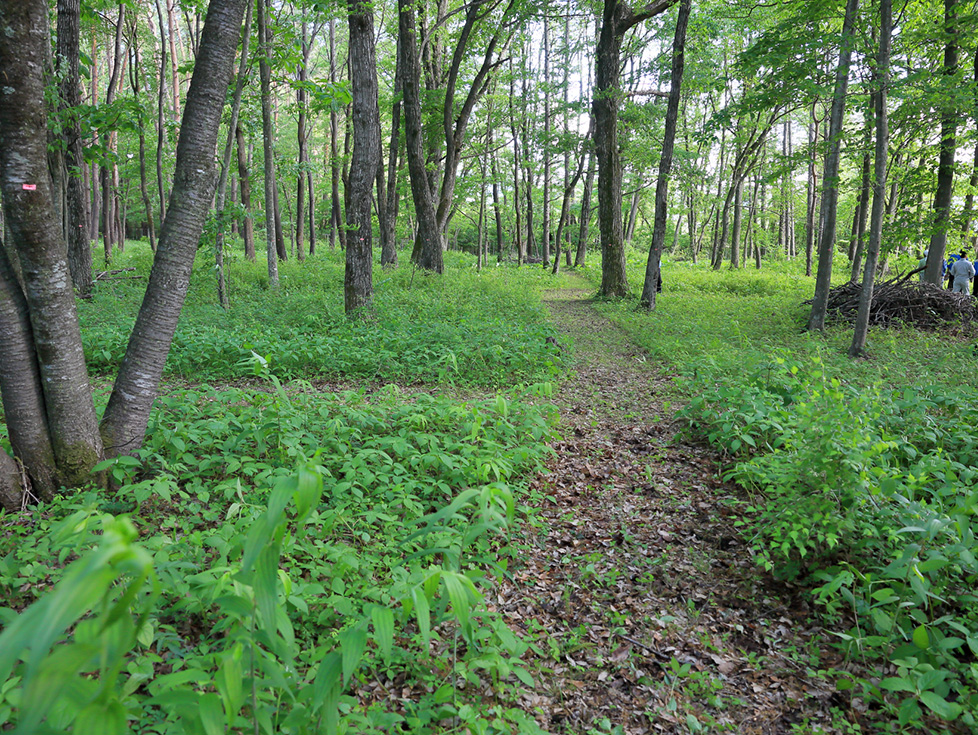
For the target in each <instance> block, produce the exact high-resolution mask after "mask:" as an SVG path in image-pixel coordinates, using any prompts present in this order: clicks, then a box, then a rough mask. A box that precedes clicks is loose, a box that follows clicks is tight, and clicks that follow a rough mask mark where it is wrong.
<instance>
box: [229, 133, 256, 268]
mask: <svg viewBox="0 0 978 735" xmlns="http://www.w3.org/2000/svg"><path fill="white" fill-rule="evenodd" d="M234 137H235V142H236V144H237V146H236V147H237V149H238V189H239V190H240V192H241V193H240V196H241V207H242V208H243V209H244V217H243V218H242V226H241V237H242V239H243V240H244V249H245V257H246V258H247V259H248V260H250V261H252V262H254V261H255V259H256V257H257V255H256V253H255V221H254V218H253V216H252V214H251V180H250V179H249V178H248V146H247V144H246V143H245V137H244V132H243V131H242V130H241V125H240V124H238V125H236V126H235V128H234Z"/></svg>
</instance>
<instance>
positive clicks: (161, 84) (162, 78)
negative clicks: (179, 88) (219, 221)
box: [156, 0, 167, 223]
mask: <svg viewBox="0 0 978 735" xmlns="http://www.w3.org/2000/svg"><path fill="white" fill-rule="evenodd" d="M156 17H157V21H158V23H159V27H160V74H159V79H158V80H157V86H158V88H159V89H158V90H157V96H156V188H157V190H158V193H159V197H160V200H159V201H160V222H161V223H162V222H163V220H164V219H166V200H167V196H166V187H165V186H164V185H163V129H164V122H163V121H164V119H165V118H164V107H165V104H164V101H165V99H166V39H165V38H164V35H165V32H164V30H163V10H162V9H161V8H160V0H157V2H156Z"/></svg>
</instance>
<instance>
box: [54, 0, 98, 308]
mask: <svg viewBox="0 0 978 735" xmlns="http://www.w3.org/2000/svg"><path fill="white" fill-rule="evenodd" d="M80 23H81V4H80V2H79V0H59V2H58V47H57V55H58V62H57V63H58V68H59V70H60V80H61V81H60V85H59V90H60V98H59V106H60V108H61V113H62V115H65V116H66V119H65V121H64V149H65V167H66V169H67V180H66V188H67V191H66V211H65V215H66V216H65V228H64V229H65V242H66V243H67V246H68V266H69V268H70V269H71V280H72V281H73V282H74V284H75V288H76V289H77V290H78V295H79V296H80V297H81V298H83V299H88V298H91V295H92V286H93V280H92V248H91V244H90V241H89V239H88V234H89V230H88V228H89V223H88V204H87V202H88V199H87V192H86V190H85V180H84V178H83V176H82V167H83V166H84V165H85V163H84V157H83V154H82V145H81V124H80V122H79V120H78V114H77V108H78V106H79V105H81V92H80V89H79V63H78V58H79V53H80V38H79V27H80Z"/></svg>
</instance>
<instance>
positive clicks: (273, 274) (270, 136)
mask: <svg viewBox="0 0 978 735" xmlns="http://www.w3.org/2000/svg"><path fill="white" fill-rule="evenodd" d="M267 3H268V0H258V44H259V50H258V74H259V76H260V77H261V120H262V146H263V150H264V159H265V257H266V259H267V261H268V284H269V286H271V287H272V288H278V259H279V253H278V238H277V237H276V232H275V220H276V214H277V213H278V205H277V201H276V200H277V198H278V193H277V191H276V189H277V188H278V187H277V186H276V182H275V143H274V140H275V131H274V129H273V127H272V125H273V123H272V89H271V87H272V80H271V76H272V72H271V66H270V65H271V59H270V53H271V52H270V50H269V43H270V40H271V39H270V38H269V35H268V5H267Z"/></svg>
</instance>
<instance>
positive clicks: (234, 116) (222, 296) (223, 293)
mask: <svg viewBox="0 0 978 735" xmlns="http://www.w3.org/2000/svg"><path fill="white" fill-rule="evenodd" d="M251 8H252V4H251V2H250V0H249V1H248V9H247V11H246V12H245V25H244V31H243V32H242V36H241V38H242V41H241V60H240V62H239V64H238V78H237V80H236V81H235V85H234V99H233V101H232V102H231V120H230V122H229V123H228V132H227V139H226V141H225V143H224V155H223V157H222V158H221V177H220V180H219V181H218V183H217V195H216V196H215V199H214V209H215V211H216V212H217V217H218V226H217V232H216V233H215V235H214V269H215V270H216V271H217V300H218V303H220V305H221V306H222V307H224V308H225V309H227V308H228V307H230V306H231V299H230V297H229V296H228V290H227V281H226V279H225V275H224V227H225V221H224V202H225V198H226V195H227V185H228V176H229V174H230V172H231V149H232V148H233V147H234V138H235V131H237V130H238V113H239V111H240V110H241V94H242V93H243V92H244V86H245V82H246V80H247V77H248V42H249V41H250V40H251Z"/></svg>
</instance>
